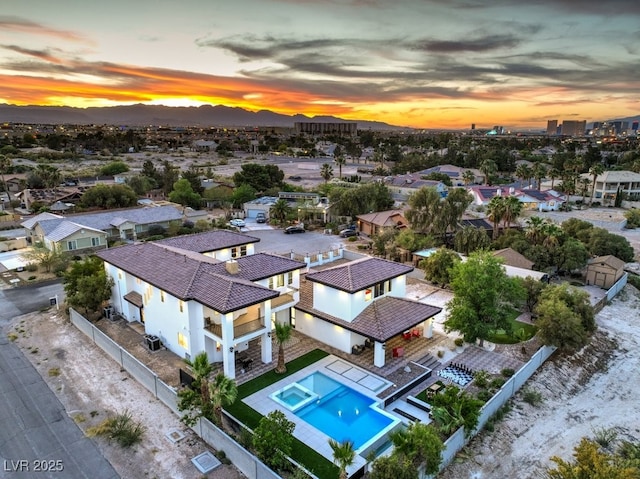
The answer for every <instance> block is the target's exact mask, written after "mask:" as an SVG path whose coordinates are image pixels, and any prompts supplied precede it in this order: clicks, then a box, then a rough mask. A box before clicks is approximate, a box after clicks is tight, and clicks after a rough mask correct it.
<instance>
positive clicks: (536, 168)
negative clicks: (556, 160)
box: [531, 163, 547, 189]
mask: <svg viewBox="0 0 640 479" xmlns="http://www.w3.org/2000/svg"><path fill="white" fill-rule="evenodd" d="M531 174H532V175H533V177H534V178H535V179H536V181H537V182H538V189H540V185H541V184H542V179H543V178H544V177H545V176H547V167H546V166H544V165H543V164H542V163H536V164H535V165H533V169H532V170H531Z"/></svg>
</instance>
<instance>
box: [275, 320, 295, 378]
mask: <svg viewBox="0 0 640 479" xmlns="http://www.w3.org/2000/svg"><path fill="white" fill-rule="evenodd" d="M292 330H293V328H292V327H291V325H290V324H284V323H278V322H276V328H275V333H276V341H277V342H278V365H277V366H276V373H278V374H283V373H286V372H287V364H286V363H285V362H284V344H285V343H286V342H288V341H289V340H290V339H291V335H292Z"/></svg>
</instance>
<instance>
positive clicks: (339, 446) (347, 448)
mask: <svg viewBox="0 0 640 479" xmlns="http://www.w3.org/2000/svg"><path fill="white" fill-rule="evenodd" d="M329 446H330V447H331V450H332V451H333V462H334V463H335V464H336V466H338V469H340V475H339V477H340V479H347V477H348V475H347V468H348V467H349V466H350V465H351V464H353V461H354V460H355V457H356V451H355V449H353V442H351V441H344V442H338V441H336V440H335V439H329Z"/></svg>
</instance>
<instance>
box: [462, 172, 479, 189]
mask: <svg viewBox="0 0 640 479" xmlns="http://www.w3.org/2000/svg"><path fill="white" fill-rule="evenodd" d="M475 179H476V175H474V174H473V171H471V170H464V172H463V173H462V181H464V186H469V185H470V184H471V183H473V182H474V181H475Z"/></svg>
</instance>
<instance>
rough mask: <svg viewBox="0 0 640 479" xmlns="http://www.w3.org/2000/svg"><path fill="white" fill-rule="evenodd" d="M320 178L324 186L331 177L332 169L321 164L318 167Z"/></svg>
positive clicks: (325, 164)
mask: <svg viewBox="0 0 640 479" xmlns="http://www.w3.org/2000/svg"><path fill="white" fill-rule="evenodd" d="M320 177H321V178H322V179H323V180H324V184H325V185H326V184H327V183H328V182H329V180H330V179H331V178H332V177H333V168H332V167H331V165H330V164H329V163H323V165H322V166H321V167H320Z"/></svg>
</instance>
